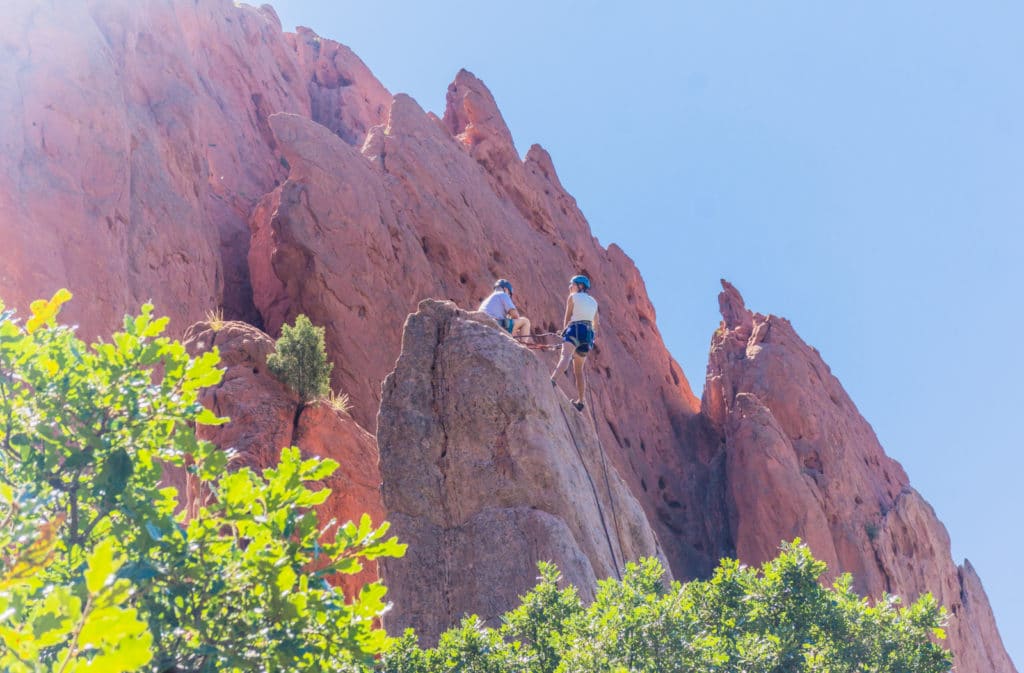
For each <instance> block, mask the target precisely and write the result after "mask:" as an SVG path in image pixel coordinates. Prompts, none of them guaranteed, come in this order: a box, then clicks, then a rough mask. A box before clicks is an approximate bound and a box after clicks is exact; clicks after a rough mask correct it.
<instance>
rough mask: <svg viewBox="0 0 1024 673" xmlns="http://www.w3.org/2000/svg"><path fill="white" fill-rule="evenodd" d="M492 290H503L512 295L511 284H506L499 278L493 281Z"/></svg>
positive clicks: (505, 281)
mask: <svg viewBox="0 0 1024 673" xmlns="http://www.w3.org/2000/svg"><path fill="white" fill-rule="evenodd" d="M494 289H495V290H501V289H505V290H508V293H509V294H512V283H510V282H508V281H507V280H505V279H504V278H499V279H498V280H496V281H494Z"/></svg>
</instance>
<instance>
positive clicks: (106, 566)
mask: <svg viewBox="0 0 1024 673" xmlns="http://www.w3.org/2000/svg"><path fill="white" fill-rule="evenodd" d="M114 544H115V542H114V540H113V539H111V538H107V539H106V540H102V541H100V542H99V543H98V544H97V545H96V546H95V547H94V548H93V551H92V554H90V555H89V559H88V568H87V569H86V571H85V586H86V588H87V589H88V590H89V593H90V594H98V593H99V592H100V589H102V588H103V585H104V584H106V583H107V580H108V579H110V578H112V577H113V575H114V573H115V572H117V569H118V568H119V567H120V565H119V564H117V563H115V561H114Z"/></svg>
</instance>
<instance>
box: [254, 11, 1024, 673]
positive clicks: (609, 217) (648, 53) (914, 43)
mask: <svg viewBox="0 0 1024 673" xmlns="http://www.w3.org/2000/svg"><path fill="white" fill-rule="evenodd" d="M272 4H273V5H274V6H275V8H276V9H277V10H278V13H279V14H280V16H281V19H282V21H283V23H284V25H285V28H286V30H291V29H292V28H293V27H294V26H295V25H296V24H298V25H306V26H309V27H311V28H313V29H314V30H315V31H317V32H318V33H320V34H321V35H324V36H325V37H330V38H332V39H336V40H338V41H340V42H343V43H345V44H347V45H349V46H350V47H352V48H353V49H354V50H355V52H356V53H357V54H359V56H360V57H361V58H362V59H363V60H364V61H365V62H366V63H367V65H368V66H369V67H370V69H371V70H372V71H373V72H374V73H375V74H376V75H377V77H378V78H379V79H380V80H381V81H382V82H383V83H384V85H385V86H387V87H388V88H389V89H390V90H391V91H392V92H395V93H397V92H406V93H409V94H411V95H412V96H413V97H414V98H416V99H417V100H418V101H419V103H420V104H421V105H422V106H423V107H424V108H426V109H428V110H433V111H435V112H437V113H439V114H440V113H441V112H443V109H444V95H445V91H446V89H447V86H448V83H449V82H450V81H451V80H452V78H453V77H454V75H455V73H456V72H457V71H458V69H459V68H462V67H465V68H467V69H469V70H470V71H472V72H473V73H474V74H476V75H477V76H478V77H480V78H481V79H483V80H484V81H485V82H486V83H487V85H488V86H489V87H490V89H491V90H492V92H493V93H494V95H495V97H496V98H497V101H498V105H499V106H500V108H501V110H502V113H503V114H504V116H505V119H506V121H507V122H508V124H509V126H510V127H511V130H512V133H513V135H514V136H515V140H516V143H517V146H518V148H519V150H520V152H521V153H523V152H525V151H526V149H527V148H529V146H530V144H532V143H534V142H539V143H540V144H542V145H543V146H544V147H546V148H547V149H548V150H549V151H550V152H551V155H552V157H553V159H554V162H555V167H556V169H557V170H558V173H559V176H560V177H561V179H562V182H563V184H564V185H565V186H566V188H567V189H568V190H569V191H570V193H572V194H573V195H574V196H575V197H576V199H577V200H578V202H579V205H580V207H581V208H582V210H583V212H584V213H585V214H586V215H587V218H588V219H589V221H590V224H591V227H592V228H593V230H594V233H595V234H596V235H597V236H598V238H599V239H600V240H601V242H602V243H603V244H605V245H607V244H609V243H612V242H614V243H618V244H619V245H620V246H622V248H623V249H624V250H625V251H626V252H627V253H628V254H629V255H630V256H631V257H633V259H634V260H635V261H636V263H637V265H638V266H639V268H640V270H641V272H642V273H643V276H644V278H645V279H646V281H647V288H648V291H649V292H650V294H651V296H652V298H653V300H654V304H655V307H656V308H657V310H658V324H659V327H660V329H661V331H662V334H663V335H664V337H665V341H666V342H667V344H668V347H669V349H670V350H671V352H672V353H673V355H674V356H675V357H676V359H677V360H679V361H680V363H681V364H682V365H683V368H684V370H685V372H686V374H687V377H688V378H689V379H690V382H691V384H692V385H693V387H694V389H695V391H696V392H698V394H699V391H700V389H701V387H702V385H703V378H704V369H705V365H706V362H707V350H708V345H709V343H710V339H711V334H712V332H713V331H714V329H715V327H716V326H717V325H718V320H719V316H718V310H717V309H718V305H717V293H718V290H719V285H718V279H719V278H727V279H728V280H730V281H731V282H733V283H734V284H735V285H736V286H737V287H738V288H739V290H740V291H741V292H742V293H743V295H744V297H745V298H746V300H747V305H748V306H749V307H750V308H752V309H754V310H757V311H760V312H763V313H774V314H777V315H782V316H785V317H787V318H789V319H790V320H791V321H792V322H793V325H794V326H795V327H796V329H797V331H798V332H799V333H800V334H801V336H803V338H804V339H805V340H806V341H807V342H808V343H810V344H811V345H812V346H815V347H816V348H817V349H818V350H819V351H820V352H821V354H822V356H823V357H824V358H825V360H826V362H828V363H829V365H830V366H831V367H832V371H833V373H835V374H836V376H838V377H839V379H840V381H841V382H842V383H843V385H844V386H845V387H846V389H847V391H848V392H849V393H850V396H851V397H852V398H853V400H854V401H855V402H856V404H857V405H858V407H859V408H860V410H861V412H862V413H863V414H864V416H865V417H866V418H867V419H868V420H869V421H870V422H871V423H872V425H873V426H874V428H875V430H876V432H877V433H878V435H879V438H880V439H881V442H882V444H883V446H884V447H885V449H886V451H887V452H888V453H889V455H891V456H893V457H894V458H896V459H897V460H899V461H900V462H901V463H902V464H903V466H904V467H905V468H906V470H907V473H908V474H909V476H910V479H911V483H912V484H913V486H914V487H915V488H917V489H918V490H919V491H920V492H921V493H922V494H923V495H924V496H925V498H926V499H927V500H929V501H930V502H931V504H932V505H933V506H934V507H935V509H936V511H937V513H938V515H939V517H940V518H941V519H942V521H943V522H944V523H945V524H946V526H947V528H948V529H949V532H950V536H951V537H952V540H953V554H954V558H955V559H956V560H957V562H960V561H962V560H963V558H964V557H967V558H969V559H970V560H971V562H972V563H973V564H974V566H975V567H976V568H977V570H978V573H979V574H980V575H981V578H982V580H983V582H984V584H985V588H986V590H987V591H988V595H989V598H990V600H991V602H992V605H993V608H994V609H995V613H996V618H997V621H998V623H999V626H1000V630H1001V632H1002V636H1003V640H1004V642H1005V644H1006V646H1007V648H1008V649H1009V651H1010V653H1011V656H1012V657H1013V658H1014V661H1015V662H1016V663H1017V665H1018V667H1020V666H1021V665H1024V582H1022V581H1021V570H1020V566H1019V565H1018V564H1019V562H1020V561H1021V559H1022V558H1024V542H1022V540H1021V534H1020V533H1021V528H1022V527H1021V521H1020V519H1021V513H1022V511H1024V507H1022V505H1021V499H1020V491H1019V490H1018V489H1021V485H1020V484H1021V472H1022V468H1024V458H1022V455H1021V449H1022V444H1024V442H1022V439H1021V433H1020V426H1021V423H1022V421H1024V413H1022V407H1024V394H1022V388H1021V386H1022V384H1024V364H1022V363H1024V348H1022V344H1024V334H1022V332H1024V329H1022V328H1024V319H1022V315H1021V308H1022V301H1021V292H1022V290H1024V264H1022V254H1024V227H1022V225H1024V77H1022V75H1021V69H1022V66H1024V37H1022V32H1021V31H1022V27H1024V3H1020V2H1019V1H1018V0H1012V1H1009V0H1008V1H1006V2H995V1H990V0H979V1H977V2H970V3H965V2H952V1H943V0H931V1H928V2H925V1H915V0H908V1H904V2H898V3H894V2H878V1H868V2H857V3H822V2H814V1H811V0H806V1H802V2H787V1H783V2H772V3H768V2H750V1H749V0H747V1H745V2H738V1H735V0H715V1H714V2H701V3H694V2H683V1H670V0H664V1H660V2H658V1H654V0H633V1H632V2H628V3H625V2H622V3H600V2H593V1H591V2H583V1H581V0H543V1H541V0H520V1H519V2H515V3H482V2H477V1H474V2H469V1H468V0H437V1H436V2H431V3H424V2H418V1H416V2H414V1H412V0H391V1H390V2H388V3H369V2H361V3H358V4H357V3H352V2H348V1H346V0H330V1H327V0H320V1H317V0H277V1H276V2H273V3H272Z"/></svg>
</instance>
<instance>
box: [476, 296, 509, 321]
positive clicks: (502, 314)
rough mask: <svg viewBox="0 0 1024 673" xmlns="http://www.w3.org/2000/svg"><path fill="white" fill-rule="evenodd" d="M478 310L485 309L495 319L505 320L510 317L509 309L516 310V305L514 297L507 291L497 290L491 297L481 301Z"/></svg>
mask: <svg viewBox="0 0 1024 673" xmlns="http://www.w3.org/2000/svg"><path fill="white" fill-rule="evenodd" d="M477 310H478V311H483V312H484V313H486V314H487V315H489V316H491V317H492V318H494V319H495V320H498V321H504V320H505V318H507V317H508V312H509V311H514V310H516V305H515V304H513V303H512V298H511V297H509V296H508V295H507V294H505V292H503V291H502V290H495V291H494V292H492V293H491V296H490V297H488V298H487V299H484V300H483V301H482V302H481V303H480V308H479V309H477Z"/></svg>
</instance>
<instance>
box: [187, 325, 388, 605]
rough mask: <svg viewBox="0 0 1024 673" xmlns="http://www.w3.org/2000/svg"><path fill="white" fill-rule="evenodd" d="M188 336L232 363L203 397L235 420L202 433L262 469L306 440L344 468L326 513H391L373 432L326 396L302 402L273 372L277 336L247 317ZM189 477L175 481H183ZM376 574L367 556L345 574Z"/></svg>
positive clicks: (305, 450) (328, 483) (193, 348)
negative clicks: (386, 506) (357, 570)
mask: <svg viewBox="0 0 1024 673" xmlns="http://www.w3.org/2000/svg"><path fill="white" fill-rule="evenodd" d="M184 339H185V345H186V347H187V348H188V349H189V352H190V353H192V354H193V355H196V354H198V353H201V352H205V351H208V350H212V349H213V348H216V349H218V351H219V353H220V356H221V366H223V367H224V368H225V372H224V378H223V379H222V381H221V383H220V384H219V385H217V386H214V387H212V388H207V389H205V390H204V391H203V394H202V397H201V398H200V401H201V402H202V403H203V405H204V406H206V407H208V408H210V409H212V410H213V411H214V412H215V413H216V414H218V415H220V416H227V417H228V418H230V419H231V420H230V422H228V423H226V424H224V425H219V426H199V427H198V429H197V430H198V432H197V434H198V435H199V436H200V437H201V438H203V439H207V440H209V441H211V442H213V443H215V444H216V445H217V446H219V447H220V448H221V449H223V450H225V451H231V452H232V453H233V454H234V458H233V460H232V465H233V466H236V467H242V466H247V467H251V468H253V469H254V470H256V471H257V472H259V471H262V470H263V469H265V468H267V467H272V466H273V465H275V464H276V463H277V460H278V458H279V456H280V454H281V449H282V448H283V447H288V446H297V447H299V448H300V449H301V450H302V454H303V455H304V456H318V457H320V458H329V459H332V460H334V461H337V463H338V464H339V467H338V469H337V470H336V471H335V472H334V474H332V475H330V476H329V477H327V478H326V479H324V480H323V483H322V486H323V487H327V488H330V489H331V495H330V496H329V497H328V499H327V500H326V502H324V504H323V505H321V506H320V507H319V508H318V513H319V514H320V517H321V520H322V521H323V522H325V523H326V522H327V521H328V520H330V519H335V520H337V522H338V523H344V522H346V521H352V520H356V521H358V520H359V517H360V516H361V515H362V514H363V513H364V512H365V513H367V514H369V515H370V517H371V518H372V519H373V521H374V522H375V523H379V522H381V521H383V520H384V518H385V517H384V508H383V506H382V503H381V497H380V472H379V470H378V468H377V462H378V457H377V442H376V440H375V439H374V437H373V435H371V434H369V433H368V432H366V431H365V430H363V429H362V428H361V427H359V425H358V424H357V423H356V422H355V421H353V420H352V418H351V417H350V416H348V414H346V413H344V412H342V411H338V410H336V409H334V408H332V407H331V406H330V405H329V404H327V403H325V402H315V403H312V404H308V405H300V404H299V400H298V397H297V396H296V395H295V394H294V393H293V392H292V391H291V390H290V389H289V388H287V387H286V386H285V385H283V384H281V383H280V382H278V381H277V379H275V378H274V377H273V376H272V375H271V374H270V373H269V372H268V371H267V368H266V365H267V356H268V355H270V354H271V353H273V352H274V340H273V339H271V338H270V337H269V336H267V335H266V334H264V333H263V332H261V331H260V330H258V329H256V328H255V327H252V326H251V325H247V324H245V323H241V322H225V323H222V324H219V325H217V326H216V328H214V326H213V325H211V324H210V323H208V322H202V323H197V324H195V325H193V326H192V327H190V328H189V329H188V330H187V331H186V333H185V337H184ZM182 481H183V480H182V479H179V480H178V483H176V484H175V485H177V486H179V488H180V487H181V486H182V483H181V482H182ZM184 490H185V492H187V493H188V494H189V498H197V497H201V494H198V493H195V492H194V491H192V490H191V489H189V488H187V487H186V488H185V489H184ZM376 578H377V567H376V563H375V562H368V563H366V564H365V567H364V570H363V572H361V573H360V574H358V575H352V576H343V577H341V578H339V579H340V581H341V584H342V586H344V587H345V588H346V589H347V590H356V589H357V588H358V587H360V586H362V584H363V583H364V582H369V581H373V580H375V579H376Z"/></svg>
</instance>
